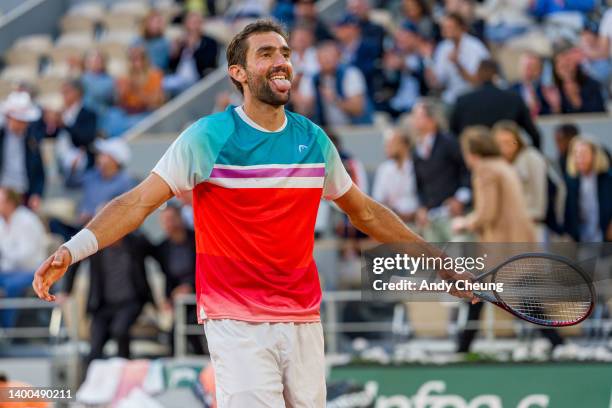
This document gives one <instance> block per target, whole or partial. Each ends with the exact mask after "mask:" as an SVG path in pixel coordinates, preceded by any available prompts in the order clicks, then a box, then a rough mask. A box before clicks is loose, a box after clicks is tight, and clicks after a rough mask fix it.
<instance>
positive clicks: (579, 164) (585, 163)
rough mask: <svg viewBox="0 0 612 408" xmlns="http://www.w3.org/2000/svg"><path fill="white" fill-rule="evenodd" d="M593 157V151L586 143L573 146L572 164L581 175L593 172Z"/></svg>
mask: <svg viewBox="0 0 612 408" xmlns="http://www.w3.org/2000/svg"><path fill="white" fill-rule="evenodd" d="M593 157H594V154H593V149H592V148H591V146H590V145H589V144H588V143H584V142H578V143H576V145H575V146H574V164H575V165H576V169H577V170H578V171H579V172H580V173H581V174H589V173H590V172H591V170H593Z"/></svg>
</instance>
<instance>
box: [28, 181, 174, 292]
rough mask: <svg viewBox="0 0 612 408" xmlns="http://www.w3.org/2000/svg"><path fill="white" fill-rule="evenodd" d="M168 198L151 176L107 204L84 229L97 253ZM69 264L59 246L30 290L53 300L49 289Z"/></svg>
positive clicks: (66, 253) (168, 192)
mask: <svg viewBox="0 0 612 408" xmlns="http://www.w3.org/2000/svg"><path fill="white" fill-rule="evenodd" d="M172 196H173V193H172V191H171V190H170V187H169V186H168V185H167V184H166V182H165V181H164V180H163V179H162V178H161V177H160V176H158V175H157V174H154V173H152V174H151V175H149V177H147V178H146V179H145V180H144V181H143V182H142V183H140V184H139V185H138V186H136V187H135V188H133V189H132V190H130V191H128V192H127V193H125V194H122V195H121V196H119V197H117V198H115V199H114V200H112V201H111V202H110V203H108V204H107V205H106V207H104V209H102V211H100V213H99V214H98V215H96V216H95V217H94V218H93V219H92V220H91V221H90V222H89V224H87V225H86V227H85V228H86V229H88V230H89V231H91V232H92V233H93V235H94V236H95V238H96V240H97V244H98V250H100V249H103V248H106V247H107V246H109V245H111V244H112V243H114V242H115V241H117V240H119V239H121V238H122V237H124V236H125V235H127V234H129V233H130V232H132V231H134V230H135V229H136V228H138V227H139V226H140V224H142V222H143V221H144V220H145V218H146V217H147V216H148V215H149V214H151V213H152V212H153V211H154V210H155V209H156V208H157V207H159V206H160V205H161V204H162V203H164V202H166V201H167V200H169V199H170V198H172ZM71 263H72V256H71V254H70V251H69V250H68V249H67V248H66V247H65V246H63V245H62V246H60V247H59V248H58V250H57V251H55V253H54V254H53V255H51V256H50V257H49V258H48V259H47V260H46V261H45V262H44V263H43V264H42V265H41V266H40V267H39V268H38V270H37V271H36V273H35V275H34V282H33V283H32V287H33V288H34V291H35V292H36V294H37V295H38V297H39V298H41V299H43V300H47V301H50V302H51V301H53V300H55V297H54V296H52V295H50V294H49V289H50V288H51V286H52V285H53V284H54V283H55V282H57V281H58V280H59V279H60V278H61V277H62V276H63V275H64V273H66V270H67V269H68V267H69V266H70V264H71Z"/></svg>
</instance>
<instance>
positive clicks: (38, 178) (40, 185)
mask: <svg viewBox="0 0 612 408" xmlns="http://www.w3.org/2000/svg"><path fill="white" fill-rule="evenodd" d="M0 116H4V119H5V123H4V126H3V127H2V128H0V186H3V187H9V188H11V189H13V190H15V191H16V192H18V193H20V194H23V195H24V199H25V202H26V203H27V204H28V206H29V207H30V208H32V209H34V210H36V209H38V208H39V207H40V201H41V197H42V194H43V191H44V187H45V169H44V166H43V161H42V156H41V153H40V137H39V136H40V135H39V132H37V131H36V128H35V126H33V123H34V122H36V121H37V120H39V119H40V116H41V112H40V109H39V108H38V107H37V106H36V105H34V103H33V102H32V99H31V98H30V95H29V94H28V93H26V92H13V93H11V94H10V95H9V96H8V97H7V99H6V100H5V101H4V103H2V104H0Z"/></svg>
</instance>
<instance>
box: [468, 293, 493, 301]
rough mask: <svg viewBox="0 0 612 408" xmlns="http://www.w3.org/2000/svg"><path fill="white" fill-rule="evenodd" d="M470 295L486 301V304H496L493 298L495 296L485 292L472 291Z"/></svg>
mask: <svg viewBox="0 0 612 408" xmlns="http://www.w3.org/2000/svg"><path fill="white" fill-rule="evenodd" d="M472 293H474V295H475V296H478V297H479V298H481V299H482V300H486V301H487V302H491V303H497V299H496V298H495V296H493V295H491V294H489V293H487V292H481V291H474V292H472Z"/></svg>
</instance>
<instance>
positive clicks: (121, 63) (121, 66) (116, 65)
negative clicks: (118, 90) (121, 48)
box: [106, 58, 128, 78]
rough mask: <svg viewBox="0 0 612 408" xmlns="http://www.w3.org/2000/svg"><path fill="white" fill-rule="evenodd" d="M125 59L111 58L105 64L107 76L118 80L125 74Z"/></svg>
mask: <svg viewBox="0 0 612 408" xmlns="http://www.w3.org/2000/svg"><path fill="white" fill-rule="evenodd" d="M127 69H128V67H127V59H126V58H111V59H110V60H109V61H108V63H107V64H106V70H107V71H108V73H109V75H110V76H112V77H114V78H118V77H120V76H123V75H125V74H126V73H127Z"/></svg>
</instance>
